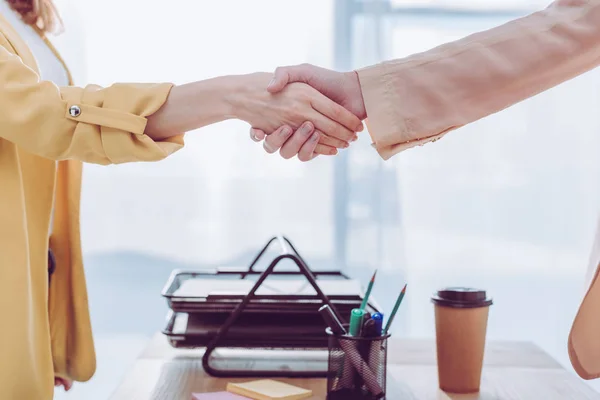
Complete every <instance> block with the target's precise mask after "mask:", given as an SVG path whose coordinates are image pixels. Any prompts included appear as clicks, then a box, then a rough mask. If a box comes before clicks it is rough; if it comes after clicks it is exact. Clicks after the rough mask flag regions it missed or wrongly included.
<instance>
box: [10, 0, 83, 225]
mask: <svg viewBox="0 0 600 400" xmlns="http://www.w3.org/2000/svg"><path fill="white" fill-rule="evenodd" d="M56 5H57V7H58V8H59V11H60V14H61V18H62V20H63V22H64V24H65V31H64V32H63V33H62V34H61V35H60V36H58V37H51V38H50V40H52V44H53V45H54V47H55V48H56V49H57V51H58V52H59V53H60V55H61V57H62V58H63V59H64V60H65V62H66V63H68V65H69V69H70V72H71V74H72V76H73V78H74V80H75V81H77V80H81V79H85V78H84V74H83V73H82V71H84V70H85V68H84V67H85V66H84V62H83V54H84V52H83V50H84V45H83V40H82V35H81V34H79V35H77V31H78V30H80V28H81V25H80V24H78V22H79V18H78V15H77V12H76V9H75V8H74V7H73V4H71V0H58V1H56ZM0 14H2V16H4V17H5V18H6V20H7V21H8V22H9V23H10V24H11V25H12V27H13V28H14V29H15V31H17V33H18V34H19V35H20V36H21V38H22V39H23V40H24V41H25V43H27V45H28V46H29V48H30V50H31V52H32V53H33V56H34V57H35V60H36V62H37V65H38V68H39V70H40V78H41V80H43V81H51V82H53V83H54V84H55V85H57V86H69V74H68V72H67V70H66V69H65V67H64V66H63V64H62V62H61V61H60V59H59V58H58V57H57V56H56V55H55V54H54V52H53V51H52V49H50V47H48V45H47V44H46V42H45V41H44V39H42V38H41V37H40V35H39V34H38V33H37V32H36V30H35V29H33V28H32V27H31V26H29V25H28V24H26V23H24V22H23V21H22V20H21V17H20V15H19V14H18V13H17V12H16V11H14V10H13V9H12V8H11V7H10V6H9V5H8V3H7V2H6V1H4V0H0ZM53 220H54V213H52V216H51V219H50V232H49V233H51V232H52V222H53Z"/></svg>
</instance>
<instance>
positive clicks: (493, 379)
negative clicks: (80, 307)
mask: <svg viewBox="0 0 600 400" xmlns="http://www.w3.org/2000/svg"><path fill="white" fill-rule="evenodd" d="M389 346H390V347H389V355H388V356H389V365H388V375H389V378H388V395H387V399H388V400H590V399H594V400H595V399H600V394H599V393H597V392H595V391H594V390H593V389H592V388H591V387H589V386H588V385H587V384H585V382H583V381H581V380H580V379H579V378H578V377H577V376H576V375H574V374H572V373H570V372H567V371H566V370H565V369H563V368H562V367H561V366H560V364H558V363H557V362H556V361H555V360H554V359H552V358H551V357H550V356H549V355H548V354H546V353H545V352H543V351H542V350H541V349H540V348H538V347H537V346H535V345H533V344H531V343H524V342H491V343H488V346H487V349H486V357H485V366H484V371H483V378H482V388H481V392H480V393H478V394H473V395H450V394H446V393H443V392H441V391H440V390H439V389H438V387H437V369H436V359H435V358H436V357H435V344H434V342H433V341H429V340H402V339H396V340H391V341H390V343H389ZM201 355H202V351H201V350H179V349H173V348H171V346H170V345H169V344H168V342H167V340H166V339H165V337H163V335H162V334H157V335H156V336H155V337H154V338H153V340H152V342H151V343H150V344H149V346H148V347H147V348H146V350H144V352H143V353H142V355H141V356H140V358H139V359H138V361H137V362H136V363H135V365H134V367H133V369H132V370H131V371H130V372H129V374H128V375H127V376H126V377H125V379H124V380H123V382H122V383H121V385H120V386H119V387H118V388H117V390H116V391H115V392H114V393H113V395H112V397H111V398H110V400H190V398H191V393H193V392H213V391H220V390H224V389H225V386H226V385H227V382H229V381H236V382H237V381H247V380H249V379H217V378H212V377H210V376H209V375H207V374H206V373H205V372H204V370H203V369H202V361H201ZM282 381H286V382H289V383H291V384H295V385H298V386H301V387H305V388H308V389H312V390H313V392H314V393H315V396H313V397H312V399H314V400H316V399H319V400H322V399H325V380H324V379H282Z"/></svg>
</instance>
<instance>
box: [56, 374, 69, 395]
mask: <svg viewBox="0 0 600 400" xmlns="http://www.w3.org/2000/svg"><path fill="white" fill-rule="evenodd" d="M54 386H55V387H57V386H62V387H63V388H65V392H68V391H69V390H71V388H72V387H73V381H72V380H70V379H65V378H59V377H58V376H55V377H54Z"/></svg>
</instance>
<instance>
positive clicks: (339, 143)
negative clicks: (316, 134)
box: [319, 134, 349, 149]
mask: <svg viewBox="0 0 600 400" xmlns="http://www.w3.org/2000/svg"><path fill="white" fill-rule="evenodd" d="M319 143H321V144H324V145H326V146H330V147H337V148H338V149H345V148H347V147H348V146H349V144H348V142H344V141H343V140H340V139H336V138H334V137H331V136H328V135H325V134H321V137H320V139H319Z"/></svg>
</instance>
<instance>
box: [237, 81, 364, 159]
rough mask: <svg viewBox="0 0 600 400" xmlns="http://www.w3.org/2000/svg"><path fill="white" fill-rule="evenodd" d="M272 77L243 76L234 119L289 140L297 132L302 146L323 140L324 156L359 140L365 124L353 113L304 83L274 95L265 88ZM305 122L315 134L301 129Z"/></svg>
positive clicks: (320, 145)
mask: <svg viewBox="0 0 600 400" xmlns="http://www.w3.org/2000/svg"><path fill="white" fill-rule="evenodd" d="M271 76H272V75H271V74H267V73H258V74H252V75H247V76H245V77H243V84H241V85H240V88H239V90H238V91H236V93H235V94H234V95H233V96H231V100H230V102H231V104H232V109H233V110H234V111H233V113H234V115H235V118H238V119H241V120H243V121H246V122H248V123H249V124H250V125H252V126H253V127H254V128H257V129H260V130H262V131H266V132H275V131H277V132H278V135H281V136H284V137H285V138H286V140H287V138H289V136H291V134H292V132H291V130H289V129H287V128H292V129H293V130H298V133H297V134H296V135H295V136H298V138H299V140H302V142H303V143H305V142H307V141H310V140H316V141H317V142H319V140H320V143H319V144H318V145H317V146H316V149H317V151H318V152H319V153H321V154H335V153H336V152H337V151H336V148H346V147H348V145H349V142H351V141H353V140H356V131H358V130H362V122H361V121H360V119H358V118H357V117H356V116H355V115H354V114H352V113H351V112H350V111H348V110H346V109H345V108H343V107H342V106H340V105H339V104H337V103H335V102H333V101H332V100H330V99H328V98H327V97H325V96H324V95H322V94H321V93H319V92H318V91H317V90H316V89H313V88H312V87H310V86H308V85H305V84H300V83H293V84H289V85H287V86H286V87H285V88H284V89H283V90H282V91H280V92H279V93H276V94H271V93H269V92H267V91H266V89H265V88H266V85H267V84H268V82H269V81H270V79H271ZM305 122H310V123H312V126H314V131H313V129H312V126H310V125H308V126H305V128H306V129H299V128H300V127H301V126H302V125H303V124H304V123H305ZM279 128H281V129H279ZM282 144H283V143H282ZM292 145H293V143H292ZM276 150H277V149H274V151H276ZM284 154H286V153H285V152H284ZM284 154H282V155H284ZM287 158H289V157H287Z"/></svg>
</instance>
